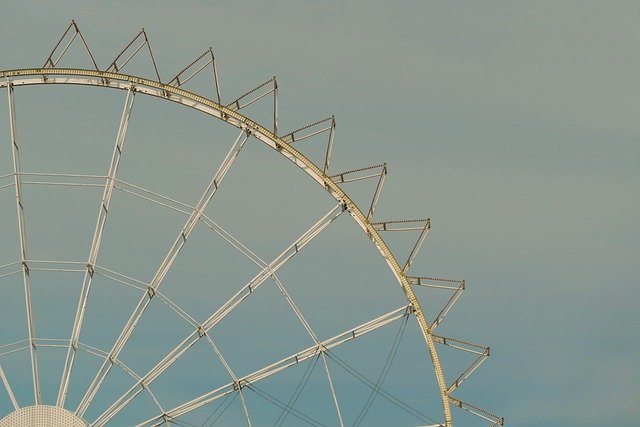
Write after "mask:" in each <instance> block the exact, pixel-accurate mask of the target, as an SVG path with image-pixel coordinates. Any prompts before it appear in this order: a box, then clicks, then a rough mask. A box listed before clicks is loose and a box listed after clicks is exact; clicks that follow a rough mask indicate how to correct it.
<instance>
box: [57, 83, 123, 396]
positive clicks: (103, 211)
mask: <svg viewBox="0 0 640 427" xmlns="http://www.w3.org/2000/svg"><path fill="white" fill-rule="evenodd" d="M134 99H135V91H134V89H133V86H131V87H130V88H129V91H128V92H127V97H126V99H125V103H124V108H123V110H122V117H121V118H120V126H119V127H118V134H117V136H116V142H115V146H114V148H113V154H112V156H111V164H110V165H109V172H108V173H107V181H106V182H105V185H104V192H103V194H102V202H101V203H100V208H99V211H98V220H97V221H96V226H95V229H94V232H93V239H92V241H91V249H90V250H89V259H88V260H87V266H86V270H85V274H84V279H83V282H82V290H81V291H80V298H79V300H78V307H77V309H76V316H75V319H74V321H73V327H72V329H71V338H70V339H69V348H68V350H67V357H66V359H65V363H64V368H63V370H62V378H61V380H60V388H59V389H58V399H57V401H56V405H57V406H59V407H64V402H65V399H66V397H67V392H68V390H69V381H70V378H71V370H72V369H73V362H74V360H75V355H76V346H77V343H78V339H79V338H80V332H81V331H82V324H83V321H84V315H85V312H86V309H87V300H88V298H89V291H90V290H91V283H92V280H93V273H94V266H95V263H96V259H97V258H98V253H99V251H100V244H101V243H102V233H103V231H104V225H105V223H106V221H107V214H108V213H109V204H110V202H111V195H112V194H113V186H114V184H115V181H114V179H115V176H116V173H117V171H118V165H119V164H120V157H121V156H122V150H123V148H124V141H125V137H126V135H127V129H128V127H129V120H130V118H131V111H132V108H133V101H134Z"/></svg>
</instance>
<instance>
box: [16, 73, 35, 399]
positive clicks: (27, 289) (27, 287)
mask: <svg viewBox="0 0 640 427" xmlns="http://www.w3.org/2000/svg"><path fill="white" fill-rule="evenodd" d="M7 96H8V98H9V127H10V129H11V150H12V153H13V178H14V183H15V189H16V208H17V210H18V234H19V240H20V263H21V265H22V279H23V284H24V299H25V308H26V312H27V328H28V330H29V354H30V357H31V376H32V378H33V394H34V398H35V404H36V405H40V404H41V402H42V395H41V392H40V375H39V373H38V358H37V355H36V331H35V324H34V318H33V305H32V303H31V283H30V281H29V266H28V265H27V238H26V233H25V222H24V199H23V197H22V177H21V175H20V156H19V150H18V130H17V126H16V110H15V102H14V98H13V84H12V83H11V82H9V83H8V84H7Z"/></svg>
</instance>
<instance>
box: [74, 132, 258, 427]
mask: <svg viewBox="0 0 640 427" xmlns="http://www.w3.org/2000/svg"><path fill="white" fill-rule="evenodd" d="M247 139H249V133H247V132H245V131H242V132H240V134H239V135H238V137H237V138H236V141H235V142H234V144H233V146H232V147H231V150H230V151H229V153H228V154H227V156H226V157H225V159H224V161H223V162H222V164H221V165H220V167H219V169H218V171H217V172H216V173H215V175H214V177H213V179H212V180H211V181H210V182H209V185H208V186H207V188H206V190H205V191H204V193H203V194H202V196H201V198H200V201H199V202H198V204H197V205H196V207H195V208H194V209H193V211H192V212H191V215H190V216H189V219H188V220H187V222H186V223H185V225H184V226H183V227H182V229H181V231H180V233H179V234H178V237H177V238H176V239H175V241H174V243H173V245H172V246H171V248H170V249H169V251H168V252H167V255H166V256H165V258H164V260H163V261H162V263H161V264H160V267H159V268H158V269H157V271H156V273H155V275H154V277H153V279H152V280H151V282H150V284H149V286H148V288H147V291H146V292H145V293H144V295H143V296H142V298H141V299H140V301H139V302H138V305H137V306H136V308H135V309H134V312H133V313H132V314H131V317H130V318H129V321H128V322H127V324H126V325H125V327H124V328H123V329H122V332H121V333H120V336H119V337H118V339H117V340H116V342H115V344H114V346H113V348H112V349H111V351H110V352H109V358H107V359H106V360H105V361H104V363H103V364H102V366H101V368H100V370H99V371H98V373H97V374H96V376H95V378H94V379H93V381H92V382H91V385H90V386H89V388H88V390H87V392H86V393H85V395H84V397H83V398H82V400H81V401H80V404H79V405H78V409H77V410H76V414H77V415H78V416H79V417H82V416H83V415H84V413H85V411H86V410H87V408H88V407H89V404H90V403H91V401H92V400H93V397H94V396H95V395H96V393H97V392H98V390H99V388H100V386H101V385H102V383H103V381H104V379H105V377H106V376H107V375H108V373H109V371H110V370H111V367H112V366H113V363H112V361H111V359H113V358H117V357H118V356H119V354H120V352H121V351H122V349H123V348H124V346H125V345H126V343H127V341H128V340H129V338H130V337H131V334H132V333H133V330H134V329H135V327H136V326H137V324H138V322H139V321H140V318H141V317H142V315H143V313H144V312H145V311H146V309H147V307H148V305H149V303H150V302H151V299H152V298H153V296H154V295H155V292H156V290H157V289H158V288H159V287H160V285H161V284H162V282H163V280H164V278H165V277H166V275H167V273H168V272H169V270H170V269H171V267H172V266H173V263H174V262H175V260H176V258H177V257H178V254H179V252H180V250H181V249H182V247H183V246H184V244H185V243H186V241H187V239H188V238H189V235H190V234H191V232H192V231H193V230H194V228H195V226H196V225H197V224H198V221H199V220H200V218H201V217H202V214H203V212H204V211H205V209H206V208H207V206H208V204H209V202H210V201H211V199H212V198H213V196H214V195H215V193H216V191H217V190H218V188H219V185H220V183H221V182H222V180H223V179H224V177H225V176H226V174H227V172H228V171H229V169H230V168H231V166H232V165H233V163H234V162H235V160H236V159H237V157H238V154H239V153H240V151H241V150H242V148H243V147H244V144H245V143H246V142H247Z"/></svg>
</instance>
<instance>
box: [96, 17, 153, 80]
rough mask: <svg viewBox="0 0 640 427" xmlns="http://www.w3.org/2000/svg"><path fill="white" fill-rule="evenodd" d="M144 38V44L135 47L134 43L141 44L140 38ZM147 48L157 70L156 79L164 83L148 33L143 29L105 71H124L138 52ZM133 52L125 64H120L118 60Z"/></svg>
mask: <svg viewBox="0 0 640 427" xmlns="http://www.w3.org/2000/svg"><path fill="white" fill-rule="evenodd" d="M141 37H142V42H141V43H140V44H139V45H136V46H137V47H134V43H137V42H139V41H140V40H139V39H140V38H141ZM145 46H147V50H148V51H149V56H150V58H151V63H152V64H153V69H154V70H155V73H156V77H157V78H158V82H162V80H161V79H160V73H159V72H158V66H157V64H156V59H155V57H154V56H153V50H152V49H151V43H150V42H149V37H147V33H146V31H145V30H144V28H142V29H141V30H140V32H139V33H138V34H136V36H135V37H134V38H133V39H132V40H131V41H130V42H129V43H128V44H127V45H126V46H125V47H124V49H122V50H121V51H120V53H119V54H118V55H116V58H115V59H114V60H113V61H112V62H111V64H110V65H109V67H108V68H107V69H106V70H105V71H113V72H116V73H118V72H120V71H122V69H123V68H124V67H125V66H126V65H127V64H128V63H129V62H130V61H131V60H132V59H133V58H134V57H135V56H136V55H137V54H138V52H140V50H141V49H142V48H143V47H145ZM131 51H133V53H131V54H130V55H129V57H128V58H127V59H126V60H124V61H123V62H121V63H120V64H118V60H119V59H120V58H121V57H122V56H123V55H124V54H125V53H127V52H131Z"/></svg>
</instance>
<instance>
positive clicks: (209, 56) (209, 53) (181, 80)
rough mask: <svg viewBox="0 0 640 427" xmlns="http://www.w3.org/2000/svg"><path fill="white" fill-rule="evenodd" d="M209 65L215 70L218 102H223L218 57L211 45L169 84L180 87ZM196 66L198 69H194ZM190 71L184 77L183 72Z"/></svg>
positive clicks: (214, 76) (214, 81) (214, 79)
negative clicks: (217, 64)
mask: <svg viewBox="0 0 640 427" xmlns="http://www.w3.org/2000/svg"><path fill="white" fill-rule="evenodd" d="M209 65H211V68H212V70H213V84H214V86H215V88H216V97H217V100H218V104H221V103H222V100H221V98H220V83H219V81H218V68H217V66H216V57H215V55H214V54H213V48H212V47H209V49H207V50H205V51H204V53H203V54H202V55H200V56H199V57H197V58H196V59H194V60H193V61H192V62H191V63H190V64H189V65H187V66H186V67H184V68H183V69H182V70H181V71H180V72H179V73H178V74H176V75H175V77H174V78H172V79H171V80H170V81H169V83H168V84H169V85H171V86H175V87H180V86H182V85H184V84H186V83H187V82H188V81H189V80H191V79H192V78H194V77H195V76H196V75H197V74H198V73H200V72H201V71H202V70H204V69H205V68H206V67H207V66H209ZM195 68H197V69H196V70H195V71H193V70H194V69H195ZM188 72H190V73H191V74H189V75H188V77H182V75H183V74H188Z"/></svg>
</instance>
